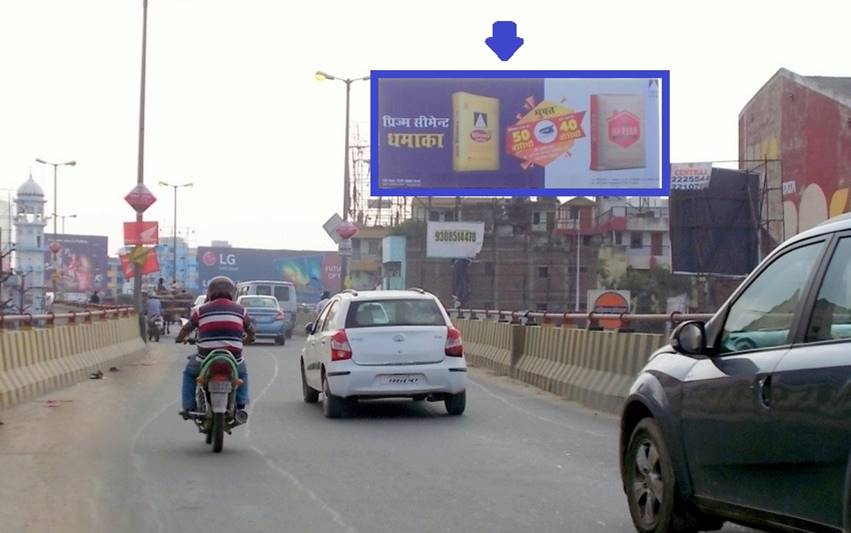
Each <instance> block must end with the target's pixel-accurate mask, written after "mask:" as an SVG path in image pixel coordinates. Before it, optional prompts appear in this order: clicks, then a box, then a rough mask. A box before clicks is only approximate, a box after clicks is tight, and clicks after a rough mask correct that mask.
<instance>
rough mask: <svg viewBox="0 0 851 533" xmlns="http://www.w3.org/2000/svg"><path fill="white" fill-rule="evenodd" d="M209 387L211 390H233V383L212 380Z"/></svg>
mask: <svg viewBox="0 0 851 533" xmlns="http://www.w3.org/2000/svg"><path fill="white" fill-rule="evenodd" d="M207 389H208V390H209V391H210V392H230V391H231V390H233V385H231V382H230V381H210V382H209V383H207Z"/></svg>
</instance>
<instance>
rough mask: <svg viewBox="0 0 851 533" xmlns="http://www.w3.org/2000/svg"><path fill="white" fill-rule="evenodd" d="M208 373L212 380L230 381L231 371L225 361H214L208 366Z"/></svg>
mask: <svg viewBox="0 0 851 533" xmlns="http://www.w3.org/2000/svg"><path fill="white" fill-rule="evenodd" d="M208 372H209V374H210V377H211V378H212V379H216V378H219V379H221V378H224V379H230V378H231V373H232V372H233V369H232V368H231V366H230V364H229V363H227V362H226V361H216V362H214V363H212V364H211V365H210V370H209V371H208Z"/></svg>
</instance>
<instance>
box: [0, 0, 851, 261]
mask: <svg viewBox="0 0 851 533" xmlns="http://www.w3.org/2000/svg"><path fill="white" fill-rule="evenodd" d="M850 5H851V4H849V3H848V2H827V1H821V0H814V1H810V2H807V3H806V4H805V6H804V5H802V4H798V3H796V4H795V6H796V7H795V9H787V8H785V3H784V2H761V1H752V2H742V1H737V2H729V1H726V0H721V1H714V2H703V3H697V2H682V1H680V2H675V1H670V2H669V1H658V0H646V1H643V2H635V1H609V2H599V3H597V2H563V1H558V2H549V1H541V2H536V3H529V2H517V1H502V0H491V1H479V0H470V1H466V2H459V1H457V0H455V1H443V0H433V1H431V2H402V1H396V2H385V1H371V2H350V1H345V2H344V1H340V2H338V1H321V0H315V1H311V2H290V1H283V0H150V1H149V28H148V84H147V87H148V90H147V119H146V148H145V181H146V184H147V185H148V187H149V188H150V189H151V190H152V191H153V192H154V194H155V195H157V196H158V198H159V201H158V202H157V203H156V204H154V206H153V207H151V208H150V209H149V210H148V212H147V213H146V214H145V218H146V219H150V220H159V221H160V224H161V227H162V228H163V230H166V229H167V228H171V226H172V216H173V215H172V209H173V203H172V192H171V189H168V190H167V189H165V188H162V187H159V186H158V185H157V182H158V181H160V180H165V181H169V182H173V183H184V182H192V183H193V184H194V186H193V187H192V188H190V189H183V190H181V192H180V193H179V194H180V198H179V204H178V205H179V213H178V217H179V220H178V227H179V228H180V231H181V233H186V232H188V234H189V236H190V243H192V244H195V245H206V244H209V242H210V241H211V240H214V239H215V240H227V241H230V242H231V243H232V244H233V245H236V246H243V247H261V248H292V249H327V250H331V249H333V247H334V246H333V243H332V241H331V240H330V238H329V237H328V236H327V235H326V234H325V232H324V231H323V229H322V227H321V226H322V223H323V222H324V221H325V220H327V219H328V217H329V216H331V215H332V214H333V213H334V212H340V211H341V208H342V167H343V139H344V129H343V128H344V111H345V87H344V86H343V84H342V83H339V82H334V81H323V82H319V81H316V79H315V78H314V76H313V74H314V72H315V71H316V70H323V71H326V72H329V73H331V74H333V75H337V76H341V77H352V78H354V77H360V76H363V75H366V74H368V73H369V71H370V70H371V69H668V70H670V71H671V160H672V161H674V162H688V161H708V160H726V159H735V158H736V157H737V146H738V144H737V143H738V141H737V131H738V129H737V120H738V113H739V110H740V109H741V108H742V107H743V106H744V105H745V103H747V101H748V100H749V99H750V98H751V96H752V95H753V94H754V93H755V92H756V91H757V90H759V88H760V87H761V86H762V85H763V84H764V83H765V82H766V81H767V80H768V79H769V78H770V77H771V76H772V75H773V74H774V73H775V72H776V71H777V70H778V69H779V68H780V67H786V68H788V69H790V70H792V71H794V72H797V73H799V74H802V75H827V76H851V61H849V60H848V55H847V52H846V51H847V49H848V43H847V35H848V28H847V21H848V19H849V17H848V15H849V14H851V7H849V6H850ZM843 10H844V12H842V11H843ZM496 20H513V21H515V22H516V23H517V26H518V34H519V35H520V36H521V37H523V38H524V39H525V44H524V46H523V47H522V48H521V49H520V50H519V51H518V52H517V53H516V54H515V56H514V57H513V58H512V59H511V60H510V61H509V62H506V63H503V62H501V61H500V60H499V59H498V58H497V57H496V56H495V55H494V54H493V53H492V52H491V51H490V50H489V49H488V48H487V47H486V46H485V44H484V39H485V38H486V37H487V36H488V35H489V33H490V29H491V24H492V23H493V22H494V21H496ZM141 21H142V0H74V1H69V0H26V1H15V0H0V196H3V197H5V196H6V191H5V190H4V189H12V190H14V189H17V187H18V186H19V185H20V184H21V183H22V182H23V181H24V180H25V179H26V178H27V175H28V174H29V172H30V171H31V172H32V175H33V177H34V178H35V179H36V180H37V181H38V182H39V183H40V184H41V185H42V187H43V188H44V189H45V192H46V193H47V196H48V199H49V203H48V204H47V210H48V212H51V211H52V210H53V206H52V202H53V185H52V181H53V179H52V168H49V167H44V166H42V165H33V161H34V159H35V158H42V159H47V160H51V161H66V160H72V159H73V160H76V161H77V163H78V164H77V166H76V167H63V168H60V171H59V173H60V175H59V204H58V205H59V213H60V215H71V214H76V215H77V218H75V219H66V226H67V227H66V229H67V232H68V233H79V234H96V235H108V236H109V238H110V250H111V251H112V252H114V251H115V250H117V248H118V247H120V246H121V244H122V242H121V239H122V225H121V223H122V222H124V221H129V220H132V219H133V217H134V213H133V211H132V210H131V209H130V207H129V206H127V204H125V203H124V201H123V199H122V198H123V197H124V195H125V194H126V193H127V192H128V191H129V190H130V188H132V187H133V186H134V184H135V181H136V158H137V131H138V108H139V67H140V53H141ZM352 120H353V122H354V123H355V124H359V125H360V126H361V128H362V131H363V133H364V135H367V133H368V130H367V128H366V126H367V123H368V120H369V86H368V84H367V83H365V82H363V83H360V84H355V85H353V89H352Z"/></svg>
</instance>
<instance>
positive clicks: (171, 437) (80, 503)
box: [0, 337, 747, 533]
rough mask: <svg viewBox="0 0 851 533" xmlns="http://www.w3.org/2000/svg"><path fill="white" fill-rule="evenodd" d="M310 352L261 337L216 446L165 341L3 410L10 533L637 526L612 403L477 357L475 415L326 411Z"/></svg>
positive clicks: (435, 409) (1, 516)
mask: <svg viewBox="0 0 851 533" xmlns="http://www.w3.org/2000/svg"><path fill="white" fill-rule="evenodd" d="M300 348H301V342H300V340H299V339H296V338H294V339H292V340H291V341H290V342H288V343H287V346H286V347H284V348H281V347H275V346H262V347H261V346H252V347H250V348H249V349H248V352H247V356H246V357H247V361H248V365H249V373H250V379H251V395H252V400H253V403H252V410H251V417H250V422H249V424H248V425H247V426H242V427H240V428H237V429H236V430H234V434H233V435H232V436H227V435H226V436H225V448H224V451H223V452H222V453H221V454H213V453H212V452H211V451H210V447H209V446H207V445H206V444H204V440H203V436H202V435H201V434H200V433H198V432H197V430H196V429H195V428H194V426H193V425H192V424H191V423H190V422H184V421H183V420H181V419H180V418H179V417H178V415H177V412H178V410H179V404H178V401H177V398H178V387H179V382H180V381H179V380H180V371H181V369H182V365H183V363H184V358H185V356H186V354H187V353H188V351H189V348H188V347H185V346H182V347H178V346H176V345H174V344H173V343H172V338H170V337H166V338H164V339H163V342H162V343H161V344H154V345H152V348H151V352H150V355H149V356H148V357H146V358H145V359H143V360H140V361H138V362H136V363H134V364H132V365H127V366H123V367H122V368H120V370H119V371H118V372H109V371H106V372H105V374H104V377H103V379H100V380H89V381H86V382H84V383H81V384H79V385H77V386H74V387H71V388H68V389H65V390H62V391H59V392H57V393H54V394H51V395H48V396H46V397H43V398H41V399H39V400H37V401H34V402H30V403H27V404H23V405H20V406H18V407H16V408H14V409H11V410H9V411H5V412H2V413H0V419H2V422H3V425H2V426H0V476H2V482H0V531H3V532H4V533H17V532H33V533H43V532H74V533H77V532H80V533H84V532H85V533H93V532H105V533H106V532H109V533H115V532H125V531H127V532H135V531H143V532H148V531H151V532H157V533H180V532H187V533H190V532H191V533H197V532H204V533H207V532H209V533H217V532H222V533H224V532H228V533H230V532H236V531H239V532H271V531H275V532H290V531H293V532H361V533H367V532H370V533H372V532H393V533H396V532H471V531H472V532H487V533H493V532H503V531H504V532H517V531H535V532H577V533H585V532H624V533H626V532H632V531H634V529H633V528H632V525H631V523H630V521H629V514H628V511H627V507H626V502H625V498H624V495H623V492H622V490H621V488H620V481H619V477H618V468H617V463H616V450H617V422H616V420H615V419H614V418H613V417H609V416H605V415H597V414H594V413H592V412H590V411H587V410H584V409H582V408H580V407H577V406H576V405H573V404H569V403H566V402H563V401H561V400H559V399H557V398H555V397H554V396H551V395H548V394H545V393H541V392H539V391H536V390H535V389H533V388H531V387H526V386H523V385H519V384H517V383H514V382H511V381H509V380H506V379H504V378H499V377H495V376H492V375H490V374H486V373H484V372H481V371H472V372H470V378H471V383H470V385H469V388H468V392H467V395H468V397H467V412H466V413H465V415H464V416H461V417H450V416H448V415H446V411H445V410H444V407H443V404H442V403H427V402H421V403H413V402H409V401H378V402H365V403H361V404H359V405H357V406H356V407H354V408H353V410H352V411H351V412H349V413H348V416H347V418H345V419H341V420H327V419H325V418H323V416H322V412H321V408H320V407H319V405H307V404H305V403H303V402H302V400H301V388H300V380H299V373H298V355H299V352H300ZM104 370H106V369H104ZM725 531H747V530H745V529H743V528H739V527H736V526H728V527H727V528H725Z"/></svg>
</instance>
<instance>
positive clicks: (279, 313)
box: [275, 311, 284, 320]
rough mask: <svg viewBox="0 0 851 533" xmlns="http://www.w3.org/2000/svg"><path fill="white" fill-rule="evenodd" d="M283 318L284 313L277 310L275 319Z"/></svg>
mask: <svg viewBox="0 0 851 533" xmlns="http://www.w3.org/2000/svg"><path fill="white" fill-rule="evenodd" d="M283 319H284V313H282V312H281V311H278V312H277V313H275V320H283Z"/></svg>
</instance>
